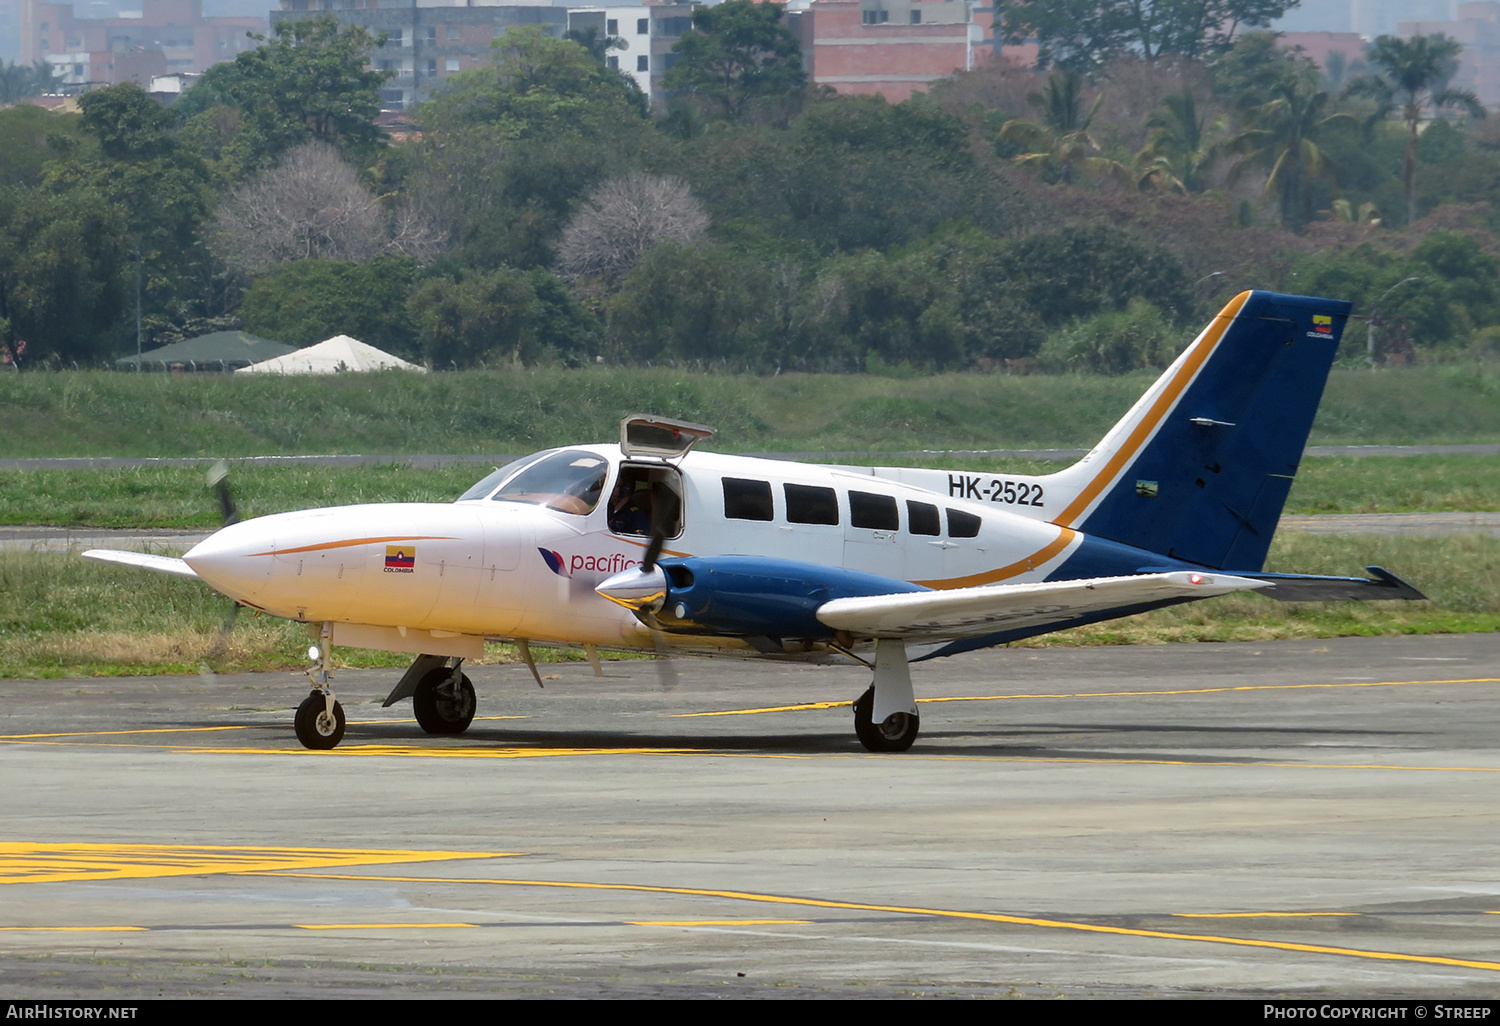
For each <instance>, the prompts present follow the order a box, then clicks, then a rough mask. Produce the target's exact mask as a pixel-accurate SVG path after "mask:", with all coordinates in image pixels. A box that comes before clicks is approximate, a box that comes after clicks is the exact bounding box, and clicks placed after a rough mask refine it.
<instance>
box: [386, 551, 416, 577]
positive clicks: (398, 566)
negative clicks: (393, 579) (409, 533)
mask: <svg viewBox="0 0 1500 1026" xmlns="http://www.w3.org/2000/svg"><path fill="white" fill-rule="evenodd" d="M416 571H417V547H416V546H415V545H387V546H386V547H385V572H386V573H388V574H411V573H416Z"/></svg>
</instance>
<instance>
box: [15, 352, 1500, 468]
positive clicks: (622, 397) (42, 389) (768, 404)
mask: <svg viewBox="0 0 1500 1026" xmlns="http://www.w3.org/2000/svg"><path fill="white" fill-rule="evenodd" d="M1151 380H1152V376H1151V375H1132V376H1127V377H1122V378H1102V377H1086V376H1080V375H1065V376H1055V377H1054V376H1030V377H1008V376H1004V375H979V374H968V375H956V374H949V375H940V376H935V377H926V378H911V379H903V380H897V379H893V378H879V377H871V376H867V375H796V374H793V375H783V376H781V377H775V378H757V377H750V376H743V375H740V376H735V375H713V374H704V373H688V372H685V371H675V370H670V369H655V370H643V369H618V368H604V367H590V368H584V369H581V370H564V369H560V368H529V369H521V370H511V371H501V370H489V371H469V372H464V373H460V374H427V375H412V374H400V373H390V374H376V375H355V374H350V375H335V376H330V377H323V378H318V379H313V378H298V377H273V376H263V375H210V374H204V375H197V376H183V377H173V376H170V375H155V374H143V375H135V374H127V373H113V372H107V371H71V372H57V373H42V372H35V373H27V374H14V373H12V374H0V423H3V424H5V426H6V429H5V432H4V433H3V435H0V457H8V458H16V457H29V456H247V455H277V454H281V455H292V454H309V453H391V454H411V453H445V452H455V453H507V452H509V453H519V452H529V451H531V450H533V449H540V448H545V447H548V446H553V445H565V444H571V443H577V442H585V441H607V440H610V439H613V438H616V437H618V432H619V427H618V425H619V420H620V418H621V417H622V416H624V415H625V414H627V413H631V412H637V411H647V412H655V413H662V414H668V415H672V416H677V417H682V418H686V419H688V420H696V421H700V422H702V423H707V424H712V425H714V426H715V427H717V428H718V429H719V432H720V434H719V437H718V438H716V439H714V443H713V446H712V447H713V448H717V449H719V450H721V451H726V452H777V451H872V452H893V451H902V450H910V449H970V448H980V449H990V448H1048V447H1063V448H1072V447H1078V446H1088V445H1092V444H1093V443H1094V442H1095V441H1097V440H1098V439H1099V438H1100V437H1101V436H1102V435H1103V433H1104V431H1105V430H1106V429H1107V428H1108V427H1109V426H1110V425H1111V424H1112V423H1114V421H1115V420H1117V419H1118V418H1119V417H1120V415H1121V414H1123V413H1124V411H1125V410H1126V409H1127V408H1128V407H1129V406H1130V404H1131V403H1132V402H1134V401H1135V399H1136V398H1138V397H1139V396H1140V394H1141V393H1142V392H1143V391H1144V390H1145V389H1146V387H1147V386H1148V385H1149V384H1150V382H1151ZM1490 441H1500V370H1497V369H1496V368H1495V367H1494V366H1493V365H1484V364H1474V365H1470V366H1452V365H1446V366H1434V367H1419V368H1409V369H1401V370H1394V369H1393V370H1382V371H1378V372H1375V371H1365V370H1335V371H1334V373H1333V375H1332V377H1331V378H1330V380H1329V385H1328V389H1327V393H1326V395H1325V398H1324V401H1323V405H1322V408H1321V410H1320V413H1319V417H1318V421H1317V423H1316V425H1315V426H1314V429H1313V442H1314V443H1315V444H1331V443H1349V444H1375V443H1385V444H1407V443H1414V442H1490Z"/></svg>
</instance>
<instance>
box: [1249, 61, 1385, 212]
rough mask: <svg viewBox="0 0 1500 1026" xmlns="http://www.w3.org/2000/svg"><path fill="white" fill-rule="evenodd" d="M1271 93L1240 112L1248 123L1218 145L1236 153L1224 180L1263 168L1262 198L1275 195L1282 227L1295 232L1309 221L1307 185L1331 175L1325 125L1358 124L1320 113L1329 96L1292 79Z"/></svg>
mask: <svg viewBox="0 0 1500 1026" xmlns="http://www.w3.org/2000/svg"><path fill="white" fill-rule="evenodd" d="M1272 94H1273V98H1272V99H1271V100H1270V101H1269V102H1267V103H1263V104H1261V105H1260V106H1258V107H1252V108H1250V109H1249V110H1248V111H1246V112H1245V122H1246V124H1247V125H1248V127H1247V128H1246V129H1245V130H1244V131H1243V132H1241V133H1240V134H1239V135H1237V136H1235V137H1234V138H1233V139H1230V140H1229V141H1228V142H1226V143H1225V144H1224V149H1225V150H1226V151H1227V152H1229V153H1232V154H1236V155H1237V156H1238V157H1239V161H1238V162H1237V163H1236V164H1235V166H1234V168H1233V169H1232V170H1231V171H1230V178H1231V180H1234V179H1237V178H1239V177H1240V176H1242V175H1243V174H1244V173H1245V172H1246V171H1248V170H1249V169H1250V168H1252V167H1262V168H1266V169H1268V170H1267V173H1266V184H1265V188H1264V189H1263V190H1262V191H1261V197H1262V199H1264V198H1265V197H1268V196H1271V195H1273V194H1274V195H1276V196H1277V197H1278V202H1279V203H1280V206H1281V224H1282V226H1283V227H1285V228H1288V229H1290V230H1292V231H1301V230H1302V226H1303V225H1305V224H1307V222H1308V221H1310V220H1312V194H1311V186H1312V183H1313V182H1315V181H1317V180H1318V179H1320V178H1332V177H1334V172H1335V170H1336V169H1335V168H1334V166H1333V161H1332V160H1330V159H1329V158H1328V156H1327V154H1325V153H1324V152H1323V149H1322V147H1320V146H1319V145H1318V141H1319V139H1320V138H1321V137H1323V136H1324V135H1325V133H1327V131H1328V130H1329V129H1331V128H1334V127H1336V126H1340V125H1348V126H1350V127H1357V126H1358V124H1359V122H1357V121H1356V120H1355V119H1354V118H1352V117H1350V116H1349V115H1348V114H1331V115H1326V116H1325V114H1324V112H1325V111H1326V110H1327V109H1328V105H1329V103H1330V102H1331V97H1330V96H1329V95H1328V94H1327V93H1326V92H1323V91H1322V90H1318V89H1314V88H1312V87H1311V86H1309V85H1308V84H1306V83H1305V82H1304V81H1301V80H1298V79H1289V80H1286V81H1283V82H1281V83H1279V84H1278V85H1276V87H1275V88H1274V89H1272Z"/></svg>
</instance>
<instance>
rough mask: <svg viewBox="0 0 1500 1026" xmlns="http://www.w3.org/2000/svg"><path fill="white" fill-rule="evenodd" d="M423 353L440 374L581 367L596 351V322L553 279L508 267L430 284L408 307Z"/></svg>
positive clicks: (417, 294) (412, 299) (427, 283)
mask: <svg viewBox="0 0 1500 1026" xmlns="http://www.w3.org/2000/svg"><path fill="white" fill-rule="evenodd" d="M407 309H408V311H409V312H410V314H411V318H412V321H413V322H414V323H415V324H416V325H417V329H418V331H419V333H420V336H421V344H422V352H423V353H424V355H425V356H426V357H427V359H428V361H430V362H431V364H432V366H434V367H437V368H440V369H442V368H447V367H472V366H475V365H476V364H479V363H482V362H485V361H492V360H510V361H511V362H513V363H534V362H536V361H538V360H541V359H545V358H549V357H558V356H561V357H563V358H564V359H572V360H574V361H577V360H578V359H579V358H580V357H581V356H582V355H583V354H584V353H585V352H586V350H587V347H588V346H589V345H591V344H592V337H593V336H592V331H591V326H590V324H589V321H588V317H587V315H586V314H584V312H583V311H582V310H581V309H580V308H579V307H578V305H577V304H576V303H574V302H573V300H572V298H571V297H569V296H568V294H567V292H566V290H564V289H563V288H562V287H561V283H560V282H558V280H557V279H556V278H555V277H554V276H552V275H551V274H548V273H547V272H546V271H518V270H516V269H514V268H510V267H502V268H499V269H497V270H494V271H481V272H473V273H470V274H467V275H464V276H463V277H461V278H456V279H455V278H451V277H446V276H445V277H439V278H433V279H432V280H430V281H428V282H426V283H425V284H423V285H422V286H421V287H420V288H418V289H417V290H416V291H415V292H414V293H412V296H411V299H410V300H408V302H407Z"/></svg>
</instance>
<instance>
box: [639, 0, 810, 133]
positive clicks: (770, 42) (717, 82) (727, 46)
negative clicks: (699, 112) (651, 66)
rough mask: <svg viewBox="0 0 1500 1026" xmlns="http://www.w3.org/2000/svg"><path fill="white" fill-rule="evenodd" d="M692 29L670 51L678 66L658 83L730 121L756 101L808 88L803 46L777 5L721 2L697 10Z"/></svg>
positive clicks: (742, 0) (750, 0)
mask: <svg viewBox="0 0 1500 1026" xmlns="http://www.w3.org/2000/svg"><path fill="white" fill-rule="evenodd" d="M693 28H694V29H695V30H696V31H694V32H690V33H688V34H687V35H684V36H683V37H682V38H681V39H679V40H678V41H677V44H676V45H675V46H673V47H672V52H673V53H675V54H677V63H676V64H675V65H674V66H673V67H671V68H668V69H667V73H666V76H665V77H664V79H663V83H664V84H665V85H666V87H667V88H668V89H674V90H682V91H683V92H686V93H692V94H694V95H697V96H700V97H703V98H704V99H706V100H709V101H710V102H712V103H714V104H717V105H718V107H719V108H720V110H721V111H722V112H723V114H724V116H725V117H727V118H729V119H730V120H738V119H740V118H741V117H743V116H744V114H745V113H746V110H747V108H748V107H749V105H750V104H751V103H753V102H754V101H756V100H762V99H770V98H775V97H785V96H789V95H791V94H794V93H798V92H800V91H801V90H802V88H803V86H805V85H806V84H807V72H806V70H805V69H804V68H803V66H802V46H801V44H800V43H799V42H798V40H797V37H796V35H794V34H793V33H792V30H791V29H789V28H787V26H786V25H785V23H784V20H783V11H782V7H781V5H780V4H777V3H769V2H766V3H757V2H756V0H725V2H724V3H722V4H719V5H718V6H717V7H696V8H694V9H693Z"/></svg>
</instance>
